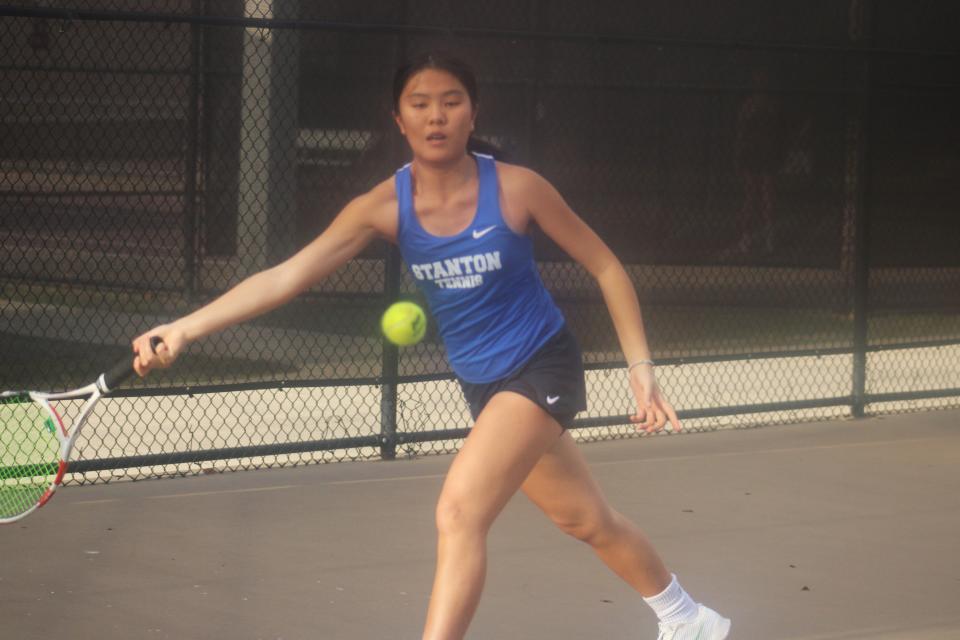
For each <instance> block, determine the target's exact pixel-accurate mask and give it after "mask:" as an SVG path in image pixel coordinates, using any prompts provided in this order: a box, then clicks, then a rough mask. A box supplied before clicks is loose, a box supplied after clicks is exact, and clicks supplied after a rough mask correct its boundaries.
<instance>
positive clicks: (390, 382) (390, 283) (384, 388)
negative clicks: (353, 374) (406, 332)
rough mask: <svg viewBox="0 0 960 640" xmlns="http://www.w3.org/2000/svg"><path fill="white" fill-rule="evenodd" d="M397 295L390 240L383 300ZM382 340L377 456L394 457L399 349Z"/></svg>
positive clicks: (395, 258)
mask: <svg viewBox="0 0 960 640" xmlns="http://www.w3.org/2000/svg"><path fill="white" fill-rule="evenodd" d="M399 294H400V251H399V250H398V249H397V247H396V246H394V245H393V243H387V257H386V260H385V264H384V286H383V295H384V299H385V300H387V301H388V302H392V301H394V300H396V299H397V296H398V295H399ZM382 342H383V359H382V365H381V366H382V373H381V376H380V378H381V383H380V457H381V458H382V459H384V460H393V459H394V458H396V457H397V440H396V438H397V376H398V375H399V371H398V370H399V365H400V357H399V355H400V353H399V352H400V350H399V348H398V347H397V346H396V345H395V344H393V343H391V342H390V341H389V340H387V339H386V338H382Z"/></svg>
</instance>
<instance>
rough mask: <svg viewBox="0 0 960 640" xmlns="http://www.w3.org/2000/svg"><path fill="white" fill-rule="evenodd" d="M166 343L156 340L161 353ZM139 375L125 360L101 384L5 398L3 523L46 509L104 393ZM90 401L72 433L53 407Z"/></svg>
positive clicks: (0, 473) (1, 415)
mask: <svg viewBox="0 0 960 640" xmlns="http://www.w3.org/2000/svg"><path fill="white" fill-rule="evenodd" d="M160 342H161V340H160V338H158V337H153V338H151V339H150V346H151V347H152V348H153V349H154V350H156V348H157V345H159V344H160ZM132 374H133V366H132V357H129V356H128V357H127V358H124V360H123V361H121V362H118V363H117V364H115V365H114V366H113V367H112V368H111V369H110V370H109V371H107V372H106V373H103V374H100V376H99V377H98V378H97V380H96V382H93V383H91V384H88V385H87V386H85V387H81V388H79V389H74V390H73V391H65V392H63V393H43V392H40V391H4V392H2V393H0V524H7V523H10V522H15V521H17V520H19V519H20V518H23V517H25V516H27V515H29V514H31V513H33V512H34V511H35V510H37V509H38V508H40V507H42V506H43V505H44V504H46V503H47V501H48V500H49V499H50V498H51V497H52V496H53V494H54V492H55V491H56V490H57V487H59V486H60V483H61V482H62V481H63V476H64V474H65V473H66V472H67V467H68V465H69V461H70V452H71V451H72V450H73V444H74V443H75V442H76V440H77V436H79V435H80V431H81V429H83V425H84V423H85V422H86V420H87V418H88V417H89V416H90V414H91V412H92V411H93V407H94V406H95V405H96V404H97V401H98V400H99V399H100V398H101V397H103V395H104V394H106V393H109V392H110V391H111V390H113V389H114V388H115V387H116V386H117V385H118V384H120V383H121V382H123V381H124V380H126V379H127V378H129V377H130V376H131V375H132ZM84 398H86V400H87V402H86V403H85V404H84V405H83V408H82V409H81V410H80V414H79V416H78V417H77V420H76V422H75V423H74V424H73V427H72V428H71V429H70V430H69V431H68V430H67V427H66V426H65V425H64V424H63V420H62V419H61V418H60V415H59V414H58V413H57V411H56V409H55V408H54V407H53V405H52V404H51V401H56V400H77V399H80V400H82V399H84Z"/></svg>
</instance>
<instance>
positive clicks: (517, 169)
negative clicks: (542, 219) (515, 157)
mask: <svg viewBox="0 0 960 640" xmlns="http://www.w3.org/2000/svg"><path fill="white" fill-rule="evenodd" d="M497 175H498V176H499V178H500V191H501V203H502V208H503V210H504V215H505V216H507V217H508V218H510V221H509V222H510V226H511V227H513V228H514V229H526V226H527V224H528V223H529V221H530V219H531V217H532V218H538V217H539V216H540V215H542V214H543V213H544V212H549V211H550V210H552V209H554V208H555V207H556V206H557V205H558V204H563V198H562V196H560V194H559V193H558V192H557V190H556V188H554V186H553V185H552V184H550V182H549V181H548V180H547V179H546V178H544V177H543V176H541V175H540V174H539V173H537V172H536V171H534V170H533V169H528V168H527V167H522V166H520V165H516V164H507V163H506V162H498V163H497Z"/></svg>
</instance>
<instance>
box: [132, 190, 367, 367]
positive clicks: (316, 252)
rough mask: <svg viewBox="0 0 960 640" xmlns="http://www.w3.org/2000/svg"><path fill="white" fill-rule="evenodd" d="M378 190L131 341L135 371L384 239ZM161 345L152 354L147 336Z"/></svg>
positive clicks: (292, 293) (172, 356)
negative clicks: (271, 262)
mask: <svg viewBox="0 0 960 640" xmlns="http://www.w3.org/2000/svg"><path fill="white" fill-rule="evenodd" d="M383 191H384V190H383V189H381V188H379V187H378V188H377V189H374V191H372V192H370V193H367V194H364V195H362V196H360V197H358V198H356V199H355V200H353V201H352V202H351V203H350V204H348V205H347V206H346V207H345V208H344V209H343V211H341V212H340V213H339V214H338V215H337V217H336V218H335V219H334V221H333V222H332V223H331V224H330V226H329V227H328V228H327V229H326V230H325V231H324V232H323V233H321V234H320V235H319V236H317V238H316V239H314V240H313V241H312V242H311V243H310V244H308V245H307V246H306V247H304V248H303V249H301V250H300V251H299V252H297V253H296V254H294V255H293V256H292V257H290V258H289V259H287V260H286V261H284V262H282V263H280V264H278V265H276V266H275V267H271V268H269V269H266V270H264V271H260V272H258V273H256V274H254V275H252V276H250V277H249V278H247V279H245V280H243V281H242V282H240V283H239V284H238V285H236V286H235V287H233V288H232V289H230V290H229V291H227V292H226V293H224V294H223V295H222V296H220V297H219V298H217V299H215V300H213V301H212V302H210V303H209V304H207V305H205V306H203V307H201V308H199V309H197V310H196V311H194V312H193V313H190V314H189V315H186V316H184V317H182V318H179V319H178V320H176V321H174V322H172V323H170V324H165V325H160V326H158V327H154V328H153V329H151V330H149V331H147V332H146V333H144V334H143V335H141V336H139V337H137V338H136V339H135V340H134V341H133V351H134V353H135V354H137V355H136V357H135V358H134V365H133V366H134V370H135V371H136V372H137V374H138V375H140V376H145V375H146V374H147V373H148V372H149V371H150V370H151V369H153V368H155V367H168V366H170V365H171V364H172V363H173V361H174V360H176V358H177V356H179V355H180V353H181V352H182V351H183V349H184V348H186V346H187V345H188V344H190V343H191V342H193V341H194V340H197V339H199V338H202V337H204V336H206V335H209V334H211V333H214V332H216V331H219V330H221V329H224V328H226V327H229V326H232V325H234V324H238V323H240V322H243V321H245V320H249V319H251V318H254V317H256V316H259V315H262V314H264V313H267V312H268V311H271V310H273V309H276V308H277V307H279V306H281V305H283V304H284V303H286V302H288V301H290V300H291V299H293V298H294V297H296V296H297V295H298V294H300V293H301V292H303V291H305V290H306V289H308V288H310V287H311V286H313V285H314V284H316V283H317V282H319V281H320V280H322V279H323V278H325V277H326V276H327V275H329V274H330V273H332V272H333V271H335V270H336V269H338V268H339V267H341V266H342V265H343V264H344V263H346V262H347V261H349V260H350V259H351V258H353V257H354V256H356V255H357V254H358V253H359V252H360V251H361V250H362V249H363V248H364V247H366V246H367V245H368V244H369V243H370V241H371V240H373V239H374V238H376V237H378V236H382V235H384V231H383V228H382V227H383V223H382V221H383V219H384V216H383V215H382V211H383V210H384V207H383V202H382V201H383V198H384V193H383ZM154 336H156V337H159V338H160V339H162V340H163V344H161V345H159V346H158V348H157V350H156V353H154V352H153V351H152V350H151V349H150V348H149V347H148V345H149V341H150V338H151V337H154Z"/></svg>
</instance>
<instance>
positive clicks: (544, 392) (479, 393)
mask: <svg viewBox="0 0 960 640" xmlns="http://www.w3.org/2000/svg"><path fill="white" fill-rule="evenodd" d="M458 381H459V382H460V388H461V389H463V395H464V397H465V398H466V400H467V404H468V405H470V415H472V416H473V419H474V420H476V419H477V417H478V416H479V415H480V412H481V411H483V408H484V407H486V406H487V403H488V402H490V398H492V397H493V396H494V395H495V394H497V393H499V392H500V391H513V392H514V393H519V394H520V395H522V396H524V397H526V398H529V399H530V400H532V401H533V402H534V403H536V404H537V405H538V406H540V407H541V408H542V409H543V410H544V411H546V412H547V413H549V414H550V415H551V416H552V417H553V418H554V419H555V420H556V421H557V422H559V423H560V426H561V427H563V428H564V429H569V428H570V425H571V424H573V418H574V417H575V416H576V415H577V413H578V412H580V411H583V410H585V409H586V408H587V387H586V382H585V380H584V373H583V354H582V353H581V351H580V345H578V344H577V339H576V338H575V337H574V336H573V334H572V333H570V330H569V329H568V328H567V327H566V325H564V327H563V328H562V329H560V331H558V332H557V333H556V334H555V335H554V336H553V337H552V338H550V340H548V341H547V343H546V344H545V345H543V346H542V347H540V349H539V350H538V351H537V352H536V353H534V354H533V355H532V356H530V359H529V360H527V362H526V363H525V364H524V365H523V366H522V367H520V368H519V369H518V370H517V371H514V372H513V373H512V374H510V375H509V376H507V377H505V378H501V379H500V380H494V381H493V382H484V383H473V382H466V381H465V380H460V379H459V378H458Z"/></svg>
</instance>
